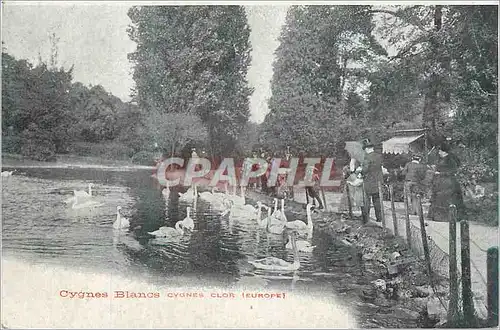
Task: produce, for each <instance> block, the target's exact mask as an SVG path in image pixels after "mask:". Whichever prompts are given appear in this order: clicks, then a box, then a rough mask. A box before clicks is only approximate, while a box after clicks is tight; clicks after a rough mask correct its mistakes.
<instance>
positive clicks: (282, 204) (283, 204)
mask: <svg viewBox="0 0 500 330" xmlns="http://www.w3.org/2000/svg"><path fill="white" fill-rule="evenodd" d="M280 217H281V221H283V222H287V221H288V219H287V218H286V215H285V199H282V200H281V214H280Z"/></svg>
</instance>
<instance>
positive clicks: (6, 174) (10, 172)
mask: <svg viewBox="0 0 500 330" xmlns="http://www.w3.org/2000/svg"><path fill="white" fill-rule="evenodd" d="M15 171H16V170H13V171H3V172H2V177H7V176H11V175H12V174H14V172H15Z"/></svg>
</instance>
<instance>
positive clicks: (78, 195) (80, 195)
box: [64, 183, 94, 204]
mask: <svg viewBox="0 0 500 330" xmlns="http://www.w3.org/2000/svg"><path fill="white" fill-rule="evenodd" d="M93 186H94V184H93V183H89V186H88V187H89V191H88V192H86V191H84V190H73V197H70V198H68V199H66V200H65V201H64V202H65V203H66V204H70V203H73V204H74V203H75V202H78V201H77V200H79V201H81V200H83V199H86V198H90V197H92V187H93Z"/></svg>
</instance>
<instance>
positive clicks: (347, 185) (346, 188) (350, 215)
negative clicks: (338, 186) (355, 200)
mask: <svg viewBox="0 0 500 330" xmlns="http://www.w3.org/2000/svg"><path fill="white" fill-rule="evenodd" d="M345 192H346V194H347V209H348V211H349V219H351V220H352V204H351V192H350V191H349V184H348V183H347V182H346V183H345ZM363 207H364V205H363Z"/></svg>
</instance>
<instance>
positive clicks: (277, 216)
mask: <svg viewBox="0 0 500 330" xmlns="http://www.w3.org/2000/svg"><path fill="white" fill-rule="evenodd" d="M274 206H275V211H274V212H273V214H271V219H270V221H269V226H270V227H272V228H273V229H271V231H270V232H273V233H276V234H281V233H282V232H283V231H282V230H281V229H279V228H281V227H284V225H285V223H286V222H287V221H288V220H287V218H286V215H285V208H284V207H285V200H284V199H282V200H281V210H277V206H278V200H277V199H275V200H274Z"/></svg>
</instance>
